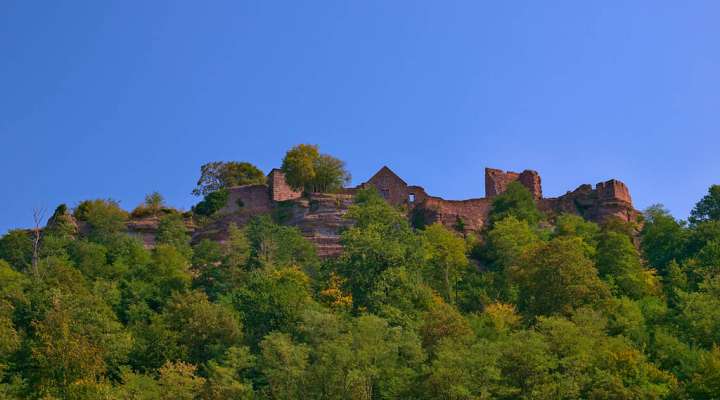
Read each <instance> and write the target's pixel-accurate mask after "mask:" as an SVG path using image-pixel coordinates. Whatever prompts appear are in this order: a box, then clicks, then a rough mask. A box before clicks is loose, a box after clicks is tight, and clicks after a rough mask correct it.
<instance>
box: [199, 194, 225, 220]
mask: <svg viewBox="0 0 720 400" xmlns="http://www.w3.org/2000/svg"><path fill="white" fill-rule="evenodd" d="M229 198H230V192H228V191H227V189H225V188H221V189H218V190H215V191H213V192H210V193H208V194H206V195H205V197H204V198H203V200H202V201H201V202H199V203H198V204H197V205H195V207H193V212H195V214H198V215H204V216H206V217H209V216H211V215H213V214H215V213H216V212H218V211H219V210H220V209H221V208H223V207H225V205H226V204H227V202H228V199H229Z"/></svg>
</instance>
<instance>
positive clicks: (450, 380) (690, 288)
mask: <svg viewBox="0 0 720 400" xmlns="http://www.w3.org/2000/svg"><path fill="white" fill-rule="evenodd" d="M296 150H297V151H296ZM315 150H317V149H315ZM296 153H297V154H296ZM320 159H321V155H320V154H319V153H317V154H316V151H313V149H304V148H298V149H295V150H291V152H289V153H288V157H287V158H286V161H287V165H286V166H285V167H286V168H285V169H286V171H287V172H288V173H289V178H290V177H291V176H292V174H291V173H294V172H297V175H298V177H297V179H298V180H297V181H295V182H296V186H297V187H300V188H304V189H305V190H314V189H315V188H317V187H321V186H323V185H329V186H328V187H330V186H332V185H335V184H337V183H338V182H342V180H343V179H346V176H345V175H343V174H342V172H341V171H342V170H343V169H342V164H337V163H335V165H334V166H331V167H332V168H331V169H335V170H336V172H333V173H332V174H330V175H332V176H330V175H328V176H330V178H327V179H328V180H327V181H324V180H319V179H320V178H313V177H311V175H312V174H310V173H309V172H308V170H305V169H301V168H299V167H297V166H303V168H309V169H312V168H317V167H318V166H320V167H322V165H323V164H322V163H323V161H318V160H320ZM258 171H259V170H257V171H255V169H254V167H253V168H251V167H250V166H244V167H243V166H239V165H235V164H233V165H230V164H227V165H225V164H217V165H216V164H213V165H210V166H208V167H207V168H205V167H203V177H201V179H200V182H198V188H197V189H196V190H197V192H198V193H199V194H201V195H204V196H206V200H205V201H206V205H205V206H203V207H207V208H208V210H211V209H212V208H213V207H216V206H217V204H215V203H216V202H219V201H220V200H221V199H220V200H218V199H216V197H222V196H224V194H223V193H224V192H223V188H224V187H227V186H231V185H236V184H242V183H259V182H261V178H262V179H264V176H263V175H262V173H261V172H260V173H258ZM314 173H315V174H316V175H315V177H317V173H318V171H317V170H315V171H314ZM321 175H322V174H321ZM313 179H318V180H313ZM323 179H325V178H323ZM323 182H325V183H323ZM328 182H329V183H328ZM323 188H324V186H323ZM212 193H216V194H215V195H214V196H210V197H209V198H208V197H207V196H208V195H211V194H212ZM718 193H719V192H718V191H717V188H716V187H713V188H711V189H710V191H709V192H708V195H707V196H706V197H704V198H703V199H701V200H700V202H699V203H698V205H697V206H696V208H695V210H694V211H693V214H692V216H691V218H690V220H689V222H688V223H686V222H685V221H680V220H676V219H675V218H674V217H673V216H672V215H670V214H669V213H668V212H667V211H666V210H664V209H663V208H662V206H653V207H651V208H649V209H648V210H647V211H646V212H645V214H644V217H643V219H642V220H641V221H638V222H637V223H621V222H618V221H614V222H612V223H606V224H601V225H598V224H595V223H593V222H588V221H586V220H584V219H582V218H581V217H578V216H575V215H559V216H549V215H543V214H542V213H541V212H540V211H538V210H537V208H536V207H535V205H534V204H535V203H534V202H533V201H532V198H531V196H530V193H529V192H527V190H526V189H524V188H523V187H522V186H521V185H511V187H510V189H509V190H508V191H507V192H506V193H504V194H502V195H500V196H498V197H497V198H495V200H494V202H493V210H492V212H491V222H492V223H491V224H490V225H489V226H488V227H487V228H486V229H485V230H484V231H482V232H479V233H478V234H477V235H461V234H459V233H458V232H456V231H455V230H453V229H448V228H446V227H444V226H442V225H439V224H435V225H429V226H425V227H424V228H422V229H417V228H414V227H413V226H411V225H410V224H409V222H408V218H407V215H406V214H405V211H404V210H400V209H396V208H393V207H392V206H390V205H389V204H388V203H386V202H385V201H384V200H383V199H382V197H381V196H380V195H379V194H378V193H377V192H375V191H374V189H364V190H361V191H360V192H359V193H358V194H357V195H356V196H355V202H354V204H353V205H352V206H351V207H350V209H349V210H348V212H347V214H346V218H348V219H349V220H350V221H351V222H352V224H351V227H350V228H348V229H346V230H345V231H343V232H342V245H343V252H342V254H341V255H340V256H339V257H337V258H331V259H324V260H323V259H320V258H319V257H318V256H317V255H316V253H315V248H314V247H313V245H312V244H310V243H309V242H308V241H307V240H306V239H305V238H304V237H303V236H302V233H301V232H300V231H299V230H298V229H297V228H294V227H289V226H284V225H279V224H278V223H277V222H276V221H275V220H274V219H273V218H272V217H271V216H269V215H267V216H256V217H254V218H253V219H252V220H251V221H250V222H249V223H247V224H245V225H244V226H242V227H239V226H237V225H234V224H231V225H230V226H229V227H228V238H227V240H224V241H222V242H219V241H211V240H208V239H204V240H196V241H192V242H191V240H190V237H189V235H188V233H187V229H186V227H185V222H184V219H183V216H182V215H181V214H180V213H178V212H172V211H171V210H170V211H168V210H167V209H166V206H165V205H164V203H163V200H162V197H161V196H160V195H158V194H152V195H150V196H148V198H147V199H146V202H145V203H144V204H143V205H142V209H141V211H142V214H143V215H152V216H154V217H156V218H158V219H159V220H160V222H159V227H158V232H157V235H156V238H155V241H156V245H155V246H154V247H153V248H146V246H144V245H143V243H141V242H140V240H138V238H136V237H133V236H129V235H128V234H127V233H126V231H125V229H124V226H125V223H126V222H127V220H128V218H129V217H130V216H129V214H128V213H127V212H125V211H123V210H122V209H121V208H120V207H119V205H118V204H117V203H116V202H114V201H111V200H89V201H85V202H82V203H80V204H79V205H77V207H75V208H74V209H73V210H70V209H68V207H66V206H61V207H58V210H57V211H56V212H55V214H54V215H53V217H52V218H51V219H50V222H49V223H48V226H47V227H46V228H45V229H43V231H42V234H41V236H40V237H39V240H35V239H37V238H38V237H35V236H34V234H33V232H30V231H26V230H13V231H10V232H8V233H7V234H5V235H4V236H2V238H0V398H7V399H26V398H30V399H367V400H369V399H468V400H470V399H715V398H720V214H718V212H717V210H718V209H720V207H718V204H720V202H719V201H718ZM138 212H139V211H138ZM210 214H211V213H210ZM78 226H81V227H82V229H79V228H78Z"/></svg>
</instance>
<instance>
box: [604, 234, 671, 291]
mask: <svg viewBox="0 0 720 400" xmlns="http://www.w3.org/2000/svg"><path fill="white" fill-rule="evenodd" d="M597 268H598V272H599V273H600V276H602V277H603V278H604V279H605V281H607V282H609V284H610V286H611V287H612V288H614V289H615V291H616V292H617V294H620V295H626V296H629V297H631V298H633V299H639V298H641V297H644V296H648V295H653V294H657V293H658V292H659V291H660V285H659V282H658V281H657V279H656V277H655V271H653V270H646V269H645V268H643V266H642V262H641V260H640V254H639V253H638V251H637V249H636V248H635V246H634V245H633V243H632V242H631V241H630V238H629V237H627V236H626V235H624V234H622V233H617V232H605V233H603V234H602V235H601V236H600V242H599V244H598V252H597Z"/></svg>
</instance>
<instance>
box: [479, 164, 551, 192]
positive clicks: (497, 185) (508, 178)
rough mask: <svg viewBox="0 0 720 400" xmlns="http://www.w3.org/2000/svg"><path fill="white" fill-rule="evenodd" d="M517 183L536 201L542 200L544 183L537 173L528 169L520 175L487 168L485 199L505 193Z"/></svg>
mask: <svg viewBox="0 0 720 400" xmlns="http://www.w3.org/2000/svg"><path fill="white" fill-rule="evenodd" d="M515 181H517V182H520V183H521V184H522V185H523V186H525V187H526V188H527V190H529V191H530V193H532V195H533V197H534V198H535V199H541V198H542V182H541V180H540V174H538V173H537V171H533V170H529V169H526V170H525V171H523V172H520V173H518V172H512V171H503V170H500V169H495V168H485V197H488V198H492V197H495V196H497V195H499V194H501V193H503V192H505V190H507V187H508V185H509V184H510V183H512V182H515Z"/></svg>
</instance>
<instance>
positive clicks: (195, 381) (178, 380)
mask: <svg viewBox="0 0 720 400" xmlns="http://www.w3.org/2000/svg"><path fill="white" fill-rule="evenodd" d="M196 371H197V367H195V366H194V365H192V364H188V363H185V362H182V361H177V362H167V363H166V364H165V365H163V367H162V368H160V371H159V372H160V378H159V379H158V386H159V387H160V399H161V400H193V399H195V398H196V397H197V395H198V393H200V391H201V390H202V387H203V385H204V384H205V378H203V377H201V376H197V375H196Z"/></svg>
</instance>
